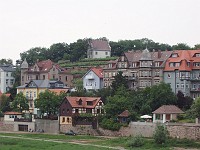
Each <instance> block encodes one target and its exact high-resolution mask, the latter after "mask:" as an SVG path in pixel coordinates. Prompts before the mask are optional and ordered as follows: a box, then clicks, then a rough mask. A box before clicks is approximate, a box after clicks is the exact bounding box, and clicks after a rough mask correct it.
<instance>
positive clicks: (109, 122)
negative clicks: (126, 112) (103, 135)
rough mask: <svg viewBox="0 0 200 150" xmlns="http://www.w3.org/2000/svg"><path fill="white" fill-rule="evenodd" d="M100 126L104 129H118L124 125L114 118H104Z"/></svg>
mask: <svg viewBox="0 0 200 150" xmlns="http://www.w3.org/2000/svg"><path fill="white" fill-rule="evenodd" d="M100 126H101V127H102V128H104V129H108V130H112V131H118V130H119V129H120V127H121V126H122V125H121V124H120V123H119V122H116V121H114V119H113V118H110V119H108V118H103V119H102V121H101V122H100Z"/></svg>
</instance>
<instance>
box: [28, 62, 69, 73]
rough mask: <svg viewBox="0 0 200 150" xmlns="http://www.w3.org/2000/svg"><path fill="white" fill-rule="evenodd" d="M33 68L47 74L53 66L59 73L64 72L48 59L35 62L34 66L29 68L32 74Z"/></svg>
mask: <svg viewBox="0 0 200 150" xmlns="http://www.w3.org/2000/svg"><path fill="white" fill-rule="evenodd" d="M35 66H38V68H39V72H49V71H50V70H51V69H52V68H53V66H55V68H57V69H58V70H59V71H60V72H64V71H66V69H64V68H61V67H60V66H59V65H58V64H56V63H54V62H52V61H51V60H50V59H48V60H43V61H39V62H36V63H35V65H33V66H31V67H30V68H29V71H32V72H34V71H35V70H34V67H35Z"/></svg>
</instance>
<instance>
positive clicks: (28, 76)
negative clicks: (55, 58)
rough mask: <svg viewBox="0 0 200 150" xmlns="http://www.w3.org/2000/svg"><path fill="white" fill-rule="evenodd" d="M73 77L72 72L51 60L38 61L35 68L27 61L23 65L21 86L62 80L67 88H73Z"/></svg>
mask: <svg viewBox="0 0 200 150" xmlns="http://www.w3.org/2000/svg"><path fill="white" fill-rule="evenodd" d="M72 79H73V75H71V73H70V70H66V69H65V68H62V67H60V66H59V65H58V64H56V63H54V62H52V61H51V60H49V59H48V60H44V61H38V62H36V63H35V64H34V65H33V66H30V67H29V65H28V63H27V61H26V59H25V60H24V61H23V62H22V64H21V85H24V84H26V83H28V82H30V81H31V80H60V81H62V82H63V83H64V84H65V86H68V87H71V86H72Z"/></svg>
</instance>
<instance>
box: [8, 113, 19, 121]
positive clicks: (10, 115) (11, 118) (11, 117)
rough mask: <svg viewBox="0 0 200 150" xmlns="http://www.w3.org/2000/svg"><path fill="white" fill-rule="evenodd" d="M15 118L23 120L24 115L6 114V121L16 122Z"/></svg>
mask: <svg viewBox="0 0 200 150" xmlns="http://www.w3.org/2000/svg"><path fill="white" fill-rule="evenodd" d="M15 118H22V113H20V112H5V113H4V121H14V119H15Z"/></svg>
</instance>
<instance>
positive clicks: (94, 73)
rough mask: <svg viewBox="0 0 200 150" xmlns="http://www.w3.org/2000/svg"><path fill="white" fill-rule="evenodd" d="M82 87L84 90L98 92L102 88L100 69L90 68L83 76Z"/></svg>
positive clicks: (101, 72)
mask: <svg viewBox="0 0 200 150" xmlns="http://www.w3.org/2000/svg"><path fill="white" fill-rule="evenodd" d="M82 79H83V87H84V88H85V89H86V90H98V89H101V88H103V70H102V68H92V69H90V70H89V71H88V72H87V73H86V74H85V75H84V76H83V78H82Z"/></svg>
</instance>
